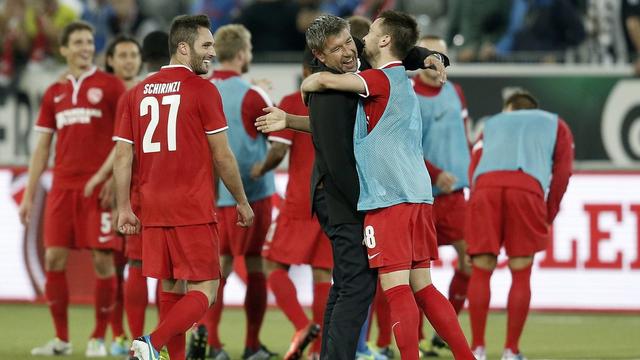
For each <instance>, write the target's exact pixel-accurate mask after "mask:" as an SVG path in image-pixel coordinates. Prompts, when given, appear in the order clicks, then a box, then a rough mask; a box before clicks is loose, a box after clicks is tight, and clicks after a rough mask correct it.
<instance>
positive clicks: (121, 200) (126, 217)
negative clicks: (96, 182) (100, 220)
mask: <svg viewBox="0 0 640 360" xmlns="http://www.w3.org/2000/svg"><path fill="white" fill-rule="evenodd" d="M132 163H133V144H130V143H128V142H124V141H118V142H117V143H116V153H115V160H114V163H113V176H114V177H115V181H116V202H117V204H118V208H117V209H118V212H117V214H118V215H117V216H118V227H117V229H118V230H119V231H120V232H121V233H123V234H125V235H133V234H137V233H139V232H140V220H138V218H137V217H136V215H135V214H134V213H133V210H131V199H130V197H129V191H130V188H131V164H132Z"/></svg>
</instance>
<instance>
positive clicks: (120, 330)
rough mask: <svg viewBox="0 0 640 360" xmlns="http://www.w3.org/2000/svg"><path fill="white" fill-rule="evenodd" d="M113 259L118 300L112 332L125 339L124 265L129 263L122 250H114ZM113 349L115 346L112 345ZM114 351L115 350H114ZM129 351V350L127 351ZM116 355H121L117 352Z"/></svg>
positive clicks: (116, 301)
mask: <svg viewBox="0 0 640 360" xmlns="http://www.w3.org/2000/svg"><path fill="white" fill-rule="evenodd" d="M113 261H114V266H115V270H116V298H115V299H116V300H115V306H114V308H113V314H112V315H111V332H112V335H113V338H114V339H116V338H117V339H120V340H123V339H124V338H126V334H125V331H124V324H123V318H124V267H125V266H126V265H127V258H126V257H125V256H124V252H122V251H114V253H113ZM112 349H113V346H112ZM112 352H114V351H113V350H112ZM127 353H128V352H127ZM114 355H121V354H120V353H116V354H114Z"/></svg>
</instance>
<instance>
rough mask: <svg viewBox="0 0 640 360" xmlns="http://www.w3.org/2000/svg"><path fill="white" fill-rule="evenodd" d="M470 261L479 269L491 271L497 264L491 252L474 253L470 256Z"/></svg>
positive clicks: (496, 259)
mask: <svg viewBox="0 0 640 360" xmlns="http://www.w3.org/2000/svg"><path fill="white" fill-rule="evenodd" d="M471 263H472V264H473V266H475V267H478V268H480V269H483V270H487V271H493V270H494V269H495V268H496V266H497V265H498V258H497V257H496V256H495V255H493V254H482V255H474V256H472V257H471Z"/></svg>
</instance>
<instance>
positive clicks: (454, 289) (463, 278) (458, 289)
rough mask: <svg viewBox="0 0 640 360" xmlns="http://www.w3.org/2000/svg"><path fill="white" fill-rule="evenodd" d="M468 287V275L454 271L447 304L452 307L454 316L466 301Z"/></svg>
mask: <svg viewBox="0 0 640 360" xmlns="http://www.w3.org/2000/svg"><path fill="white" fill-rule="evenodd" d="M468 287H469V275H467V274H465V273H463V272H462V271H460V270H456V272H455V274H454V275H453V279H451V284H449V302H450V303H451V305H453V310H455V312H456V314H459V313H460V310H462V308H463V307H464V302H465V300H467V288H468Z"/></svg>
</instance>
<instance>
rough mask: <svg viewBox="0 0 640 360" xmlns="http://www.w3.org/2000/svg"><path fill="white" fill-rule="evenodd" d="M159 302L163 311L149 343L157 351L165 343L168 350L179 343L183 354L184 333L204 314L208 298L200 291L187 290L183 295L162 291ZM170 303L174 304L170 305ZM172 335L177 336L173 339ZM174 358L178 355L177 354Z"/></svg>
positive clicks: (207, 305) (207, 306)
mask: <svg viewBox="0 0 640 360" xmlns="http://www.w3.org/2000/svg"><path fill="white" fill-rule="evenodd" d="M160 303H161V306H160V309H162V312H163V314H161V316H160V317H161V318H162V321H161V322H160V324H159V325H158V327H157V328H156V330H155V331H154V332H153V333H151V343H152V344H153V347H154V348H155V349H156V350H158V351H159V350H160V349H162V348H163V347H164V346H165V345H167V348H168V350H171V349H172V348H173V346H172V345H174V344H176V343H181V344H182V351H183V352H182V353H183V354H184V341H185V340H184V336H185V333H186V331H187V330H189V328H191V327H192V326H193V324H195V323H196V322H198V320H200V319H201V318H202V316H204V313H205V312H206V311H207V309H208V308H209V300H208V299H207V296H206V295H205V294H203V293H202V292H200V291H189V292H187V293H186V294H185V295H184V296H182V295H180V294H172V293H167V292H162V293H161V298H160ZM171 303H173V304H174V305H173V306H171ZM174 337H178V339H175V340H174V339H173V338H174ZM170 341H171V342H170ZM173 341H176V343H173ZM169 356H170V357H172V358H174V357H173V355H172V354H169ZM175 358H176V359H177V358H180V357H179V356H177V357H175ZM182 358H184V355H182Z"/></svg>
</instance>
